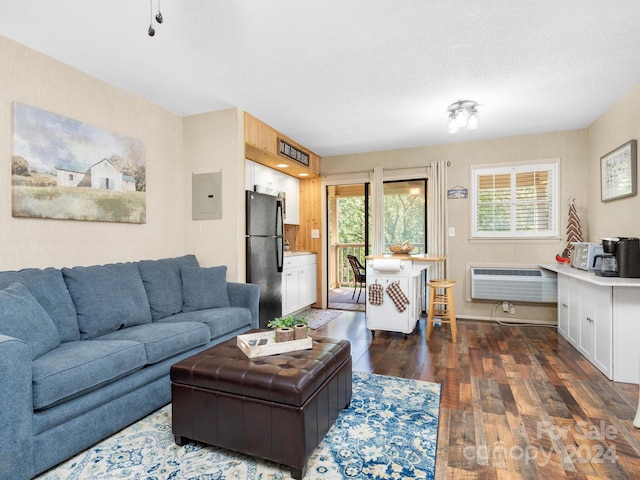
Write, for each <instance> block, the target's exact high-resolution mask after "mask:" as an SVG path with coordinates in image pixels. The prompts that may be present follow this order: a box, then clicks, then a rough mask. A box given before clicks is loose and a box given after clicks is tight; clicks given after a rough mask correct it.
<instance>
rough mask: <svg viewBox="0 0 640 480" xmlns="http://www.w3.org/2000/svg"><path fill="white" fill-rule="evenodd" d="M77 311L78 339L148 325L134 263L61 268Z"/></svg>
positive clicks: (144, 296) (144, 298) (144, 297)
mask: <svg viewBox="0 0 640 480" xmlns="http://www.w3.org/2000/svg"><path fill="white" fill-rule="evenodd" d="M62 274H63V275H64V281H65V283H66V284H67V288H68V289H69V293H70V294H71V298H72V299H73V303H74V304H75V306H76V311H77V312H78V324H79V326H80V338H81V339H83V340H84V339H91V338H95V337H99V336H101V335H104V334H106V333H111V332H115V331H116V330H119V329H120V328H124V327H131V326H133V325H140V324H143V323H150V322H151V311H150V309H149V301H148V300H147V292H146V291H145V289H144V285H143V283H142V278H141V277H140V271H139V270H138V266H137V265H136V264H135V263H115V264H109V265H94V266H91V267H73V268H63V269H62Z"/></svg>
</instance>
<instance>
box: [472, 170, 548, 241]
mask: <svg viewBox="0 0 640 480" xmlns="http://www.w3.org/2000/svg"><path fill="white" fill-rule="evenodd" d="M559 164H560V159H559V158H553V159H545V160H537V161H532V162H509V163H502V164H491V165H472V166H471V211H470V216H471V239H474V240H477V239H483V240H484V239H510V240H530V239H550V238H559V234H560V233H559V221H558V220H559V215H560V206H559V198H560V175H559V172H560V168H559ZM539 171H548V172H550V177H551V178H550V194H549V198H550V206H551V215H550V223H551V228H550V229H548V230H543V231H538V232H536V231H523V232H521V231H517V230H516V224H515V221H514V220H515V217H516V214H515V211H516V205H517V202H516V200H515V197H516V185H515V178H516V174H522V173H534V172H539ZM507 173H508V174H510V178H511V182H510V196H511V199H510V213H511V220H510V229H509V230H508V231H495V230H494V231H490V232H487V231H478V213H479V212H478V208H479V205H480V201H479V200H480V199H479V193H480V192H479V189H478V179H479V177H480V176H483V175H501V174H502V175H504V174H507Z"/></svg>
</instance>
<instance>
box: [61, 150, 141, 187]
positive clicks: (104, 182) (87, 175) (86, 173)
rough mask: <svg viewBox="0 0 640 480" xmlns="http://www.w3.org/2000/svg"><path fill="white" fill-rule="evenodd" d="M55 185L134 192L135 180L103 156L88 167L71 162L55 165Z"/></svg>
mask: <svg viewBox="0 0 640 480" xmlns="http://www.w3.org/2000/svg"><path fill="white" fill-rule="evenodd" d="M56 178H57V185H58V186H60V187H90V188H95V189H99V190H113V191H117V192H135V190H136V181H135V179H134V178H133V177H131V176H129V175H124V174H123V173H122V171H121V170H120V169H119V168H118V167H117V166H115V165H114V164H113V163H111V161H110V160H108V159H106V158H104V159H102V160H100V161H99V162H97V163H94V164H93V165H91V166H90V167H88V168H87V167H86V166H82V165H80V164H77V163H72V162H61V163H59V164H58V165H56Z"/></svg>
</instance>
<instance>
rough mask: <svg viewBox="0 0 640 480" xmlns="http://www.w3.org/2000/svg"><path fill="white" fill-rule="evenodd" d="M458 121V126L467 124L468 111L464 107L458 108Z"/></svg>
mask: <svg viewBox="0 0 640 480" xmlns="http://www.w3.org/2000/svg"><path fill="white" fill-rule="evenodd" d="M456 123H457V124H458V128H462V127H466V126H467V111H466V110H465V109H464V108H459V109H457V110H456Z"/></svg>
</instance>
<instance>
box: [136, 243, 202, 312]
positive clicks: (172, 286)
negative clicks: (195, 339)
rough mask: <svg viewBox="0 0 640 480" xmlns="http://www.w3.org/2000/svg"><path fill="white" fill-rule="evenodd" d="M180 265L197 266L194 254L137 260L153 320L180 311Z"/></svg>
mask: <svg viewBox="0 0 640 480" xmlns="http://www.w3.org/2000/svg"><path fill="white" fill-rule="evenodd" d="M182 266H191V267H198V266H199V264H198V260H197V259H196V257H195V255H185V256H183V257H176V258H162V259H160V260H141V261H140V262H138V268H139V269H140V276H141V277H142V283H144V288H145V290H146V291H147V297H148V299H149V305H150V307H151V318H152V319H153V320H158V319H160V318H164V317H168V316H169V315H173V314H174V313H178V312H181V311H182V278H181V277H180V268H181V267H182Z"/></svg>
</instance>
